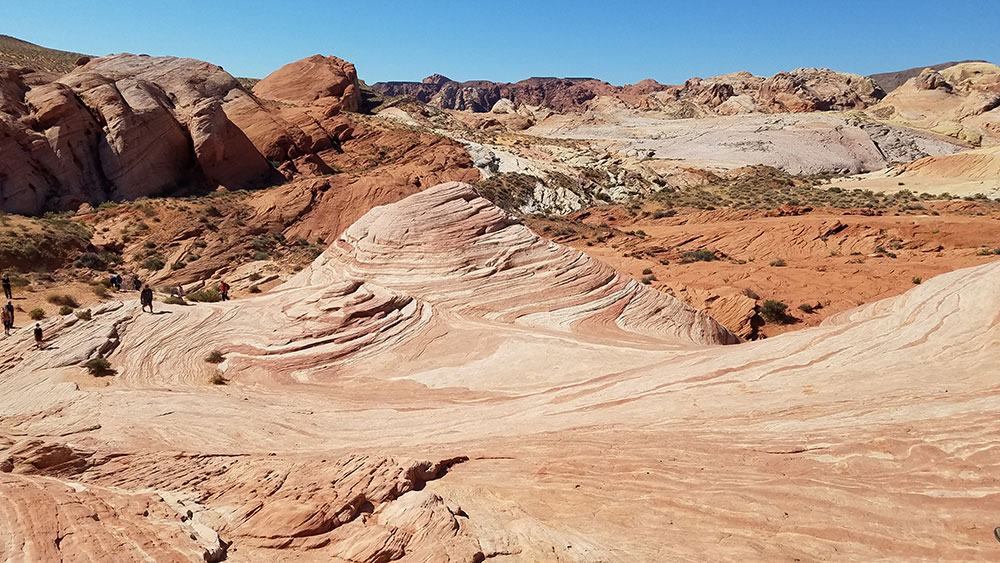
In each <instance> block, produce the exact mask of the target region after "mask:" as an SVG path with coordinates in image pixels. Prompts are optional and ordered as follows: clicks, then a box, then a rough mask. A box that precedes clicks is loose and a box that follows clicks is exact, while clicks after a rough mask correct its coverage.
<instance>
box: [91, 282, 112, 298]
mask: <svg viewBox="0 0 1000 563" xmlns="http://www.w3.org/2000/svg"><path fill="white" fill-rule="evenodd" d="M92 287H93V288H94V295H96V296H98V297H99V298H101V299H104V298H105V297H107V296H108V288H106V287H104V286H103V285H101V284H99V283H98V284H94V285H93V286H92Z"/></svg>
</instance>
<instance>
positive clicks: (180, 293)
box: [177, 284, 184, 299]
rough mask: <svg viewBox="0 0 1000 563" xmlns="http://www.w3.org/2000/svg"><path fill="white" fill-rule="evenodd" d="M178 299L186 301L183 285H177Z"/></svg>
mask: <svg viewBox="0 0 1000 563" xmlns="http://www.w3.org/2000/svg"><path fill="white" fill-rule="evenodd" d="M177 297H179V298H181V299H184V286H183V285H182V284H177Z"/></svg>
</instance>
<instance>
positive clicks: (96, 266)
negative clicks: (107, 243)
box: [73, 252, 108, 270]
mask: <svg viewBox="0 0 1000 563" xmlns="http://www.w3.org/2000/svg"><path fill="white" fill-rule="evenodd" d="M73 265H74V266H76V267H77V268H90V269H91V270H104V269H105V268H107V267H108V262H107V260H105V259H104V257H103V256H101V255H100V254H97V253H96V252H84V253H83V254H81V255H80V257H79V258H77V259H76V260H74V261H73Z"/></svg>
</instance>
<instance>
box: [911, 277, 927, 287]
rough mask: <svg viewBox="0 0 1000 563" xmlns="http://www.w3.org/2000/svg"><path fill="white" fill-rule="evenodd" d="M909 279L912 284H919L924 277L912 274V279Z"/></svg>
mask: <svg viewBox="0 0 1000 563" xmlns="http://www.w3.org/2000/svg"><path fill="white" fill-rule="evenodd" d="M910 281H912V282H913V285H920V284H921V282H923V281H924V278H922V277H920V276H913V279H912V280H910Z"/></svg>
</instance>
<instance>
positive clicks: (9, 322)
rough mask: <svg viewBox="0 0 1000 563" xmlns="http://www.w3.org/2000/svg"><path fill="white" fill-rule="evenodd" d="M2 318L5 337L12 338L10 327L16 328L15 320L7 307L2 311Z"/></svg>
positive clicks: (0, 311)
mask: <svg viewBox="0 0 1000 563" xmlns="http://www.w3.org/2000/svg"><path fill="white" fill-rule="evenodd" d="M0 318H2V319H3V335H4V336H10V327H12V326H14V320H13V318H11V316H10V311H8V310H7V307H4V308H3V310H0Z"/></svg>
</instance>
